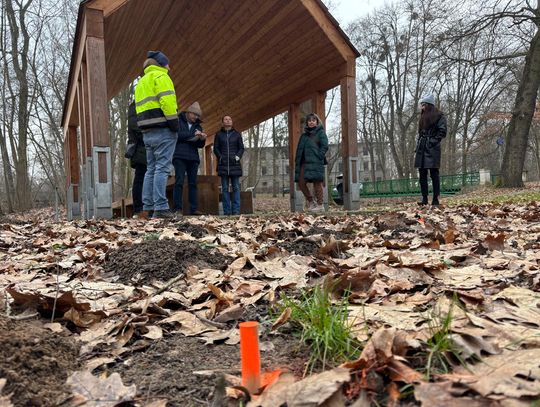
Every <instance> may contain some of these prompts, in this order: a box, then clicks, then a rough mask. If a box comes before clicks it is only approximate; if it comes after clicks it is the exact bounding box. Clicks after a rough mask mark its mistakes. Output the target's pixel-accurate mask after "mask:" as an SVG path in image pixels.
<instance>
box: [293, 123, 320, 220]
mask: <svg viewBox="0 0 540 407" xmlns="http://www.w3.org/2000/svg"><path fill="white" fill-rule="evenodd" d="M327 151H328V137H327V136H326V133H325V131H324V127H323V125H322V123H321V120H320V119H319V116H317V115H316V114H315V113H310V114H308V115H307V116H306V127H305V128H304V133H303V134H302V135H301V136H300V140H298V147H297V149H296V159H295V169H294V181H295V182H298V187H299V188H300V191H302V193H303V194H304V197H305V199H306V202H305V209H307V210H314V211H324V205H323V185H324V166H325V165H326V158H325V155H326V152H327ZM308 182H310V183H313V190H314V194H315V197H313V195H312V194H311V191H310V190H309V187H308V185H307V183H308Z"/></svg>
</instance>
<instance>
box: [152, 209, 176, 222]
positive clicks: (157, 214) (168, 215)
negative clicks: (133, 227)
mask: <svg viewBox="0 0 540 407" xmlns="http://www.w3.org/2000/svg"><path fill="white" fill-rule="evenodd" d="M174 218H175V216H174V213H172V212H171V211H170V210H168V209H165V210H162V211H154V215H153V216H152V219H170V220H172V219H174Z"/></svg>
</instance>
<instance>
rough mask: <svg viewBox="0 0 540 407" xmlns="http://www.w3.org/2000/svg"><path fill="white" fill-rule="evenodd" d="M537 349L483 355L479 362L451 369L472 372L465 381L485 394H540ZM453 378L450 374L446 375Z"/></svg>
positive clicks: (512, 396)
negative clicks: (467, 380)
mask: <svg viewBox="0 0 540 407" xmlns="http://www.w3.org/2000/svg"><path fill="white" fill-rule="evenodd" d="M538 361H540V349H538V348H536V349H520V350H516V351H505V352H503V353H501V354H500V355H491V356H487V357H484V358H483V359H482V363H476V364H474V365H472V364H468V365H467V366H465V367H462V366H459V367H457V368H456V369H454V373H455V374H456V375H460V374H463V375H469V376H472V377H471V380H470V382H469V383H467V384H466V385H467V386H468V387H470V388H471V389H473V390H475V391H477V392H478V393H480V394H481V395H482V396H484V397H488V396H490V397H491V396H492V397H500V396H504V397H510V398H520V397H540V365H539V362H538ZM445 378H450V379H452V374H450V375H445Z"/></svg>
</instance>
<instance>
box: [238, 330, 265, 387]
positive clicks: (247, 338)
mask: <svg viewBox="0 0 540 407" xmlns="http://www.w3.org/2000/svg"><path fill="white" fill-rule="evenodd" d="M240 360H241V363H242V385H243V386H244V387H245V388H246V389H248V390H249V392H250V393H251V394H255V393H257V392H258V390H259V388H260V387H261V355H260V352H259V323H258V322H256V321H247V322H241V323H240Z"/></svg>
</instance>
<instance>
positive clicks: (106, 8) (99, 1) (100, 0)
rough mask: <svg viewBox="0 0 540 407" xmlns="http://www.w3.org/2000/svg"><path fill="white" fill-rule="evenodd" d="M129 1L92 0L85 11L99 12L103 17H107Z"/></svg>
mask: <svg viewBox="0 0 540 407" xmlns="http://www.w3.org/2000/svg"><path fill="white" fill-rule="evenodd" d="M128 1H129V0H94V1H93V2H92V3H90V4H89V5H88V6H87V9H96V10H100V11H101V12H102V13H103V15H104V16H105V17H108V16H109V15H111V14H112V13H114V12H115V11H116V10H118V9H119V8H120V7H122V6H123V5H124V4H126V3H127V2H128Z"/></svg>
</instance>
